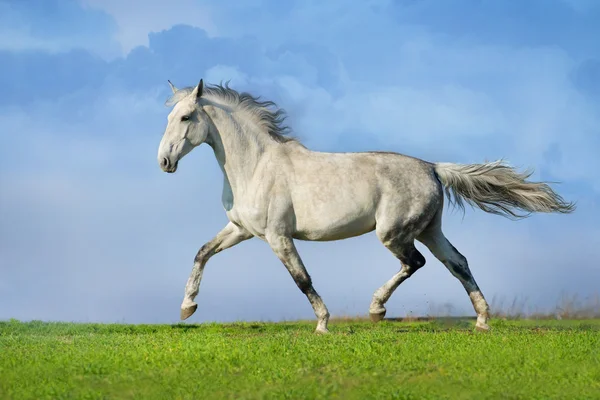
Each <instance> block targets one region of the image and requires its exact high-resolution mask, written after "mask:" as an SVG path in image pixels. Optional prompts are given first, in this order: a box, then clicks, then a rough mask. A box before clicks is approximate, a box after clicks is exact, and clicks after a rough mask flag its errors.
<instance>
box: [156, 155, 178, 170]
mask: <svg viewBox="0 0 600 400" xmlns="http://www.w3.org/2000/svg"><path fill="white" fill-rule="evenodd" d="M160 168H161V169H162V170H163V171H165V172H167V173H169V174H172V173H173V172H175V171H177V161H175V162H174V163H172V162H171V160H169V158H168V157H163V158H162V159H161V160H160Z"/></svg>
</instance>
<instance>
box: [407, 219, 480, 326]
mask: <svg viewBox="0 0 600 400" xmlns="http://www.w3.org/2000/svg"><path fill="white" fill-rule="evenodd" d="M418 240H419V241H420V242H422V243H423V244H424V245H425V246H427V248H428V249H429V250H430V251H431V252H432V253H433V255H434V256H435V257H436V258H437V259H438V260H440V261H441V262H442V263H443V264H444V265H445V266H446V268H448V270H449V271H450V272H451V273H452V275H454V276H455V277H456V278H457V279H458V280H459V281H460V282H461V283H462V284H463V286H464V288H465V290H466V291H467V293H468V294H469V297H470V298H471V302H472V303H473V307H474V308H475V312H476V313H477V324H476V328H477V330H480V331H487V330H489V329H490V327H489V326H488V324H487V321H488V318H489V306H488V303H487V301H486V300H485V298H484V297H483V293H481V290H480V289H479V286H477V282H475V278H473V275H472V274H471V270H470V269H469V264H468V263H467V259H466V258H465V257H464V256H463V255H462V254H460V253H459V252H458V250H456V248H455V247H454V246H452V244H451V243H450V242H449V241H448V239H446V237H445V236H444V234H443V233H442V229H441V226H440V223H439V220H438V221H436V222H435V223H433V224H432V225H431V226H430V227H428V229H427V230H425V231H424V232H423V233H421V235H420V236H419V237H418Z"/></svg>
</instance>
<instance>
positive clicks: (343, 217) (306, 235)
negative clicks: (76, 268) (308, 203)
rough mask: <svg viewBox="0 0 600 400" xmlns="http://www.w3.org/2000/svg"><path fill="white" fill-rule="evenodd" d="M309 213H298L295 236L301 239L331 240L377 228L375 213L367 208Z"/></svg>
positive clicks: (361, 233) (357, 234)
mask: <svg viewBox="0 0 600 400" xmlns="http://www.w3.org/2000/svg"><path fill="white" fill-rule="evenodd" d="M312 211H313V212H311V213H308V215H298V214H297V215H296V232H295V234H294V237H295V238H296V239H301V240H314V241H330V240H340V239H346V238H350V237H354V236H359V235H363V234H365V233H368V232H371V231H372V230H373V229H375V215H374V213H373V212H371V211H367V210H359V209H357V210H352V211H350V212H345V213H341V212H340V210H339V209H338V210H336V211H333V210H330V211H331V212H328V213H327V212H325V213H318V212H314V211H318V209H315V210H312Z"/></svg>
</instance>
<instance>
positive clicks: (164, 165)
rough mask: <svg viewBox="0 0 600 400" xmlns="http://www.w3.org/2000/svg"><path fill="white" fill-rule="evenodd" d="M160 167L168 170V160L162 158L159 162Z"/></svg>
mask: <svg viewBox="0 0 600 400" xmlns="http://www.w3.org/2000/svg"><path fill="white" fill-rule="evenodd" d="M160 166H161V167H163V168H169V159H168V158H167V157H164V158H163V159H162V160H161V162H160Z"/></svg>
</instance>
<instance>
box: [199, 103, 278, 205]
mask: <svg viewBox="0 0 600 400" xmlns="http://www.w3.org/2000/svg"><path fill="white" fill-rule="evenodd" d="M205 109H206V111H207V113H208V115H209V116H210V117H211V119H212V121H213V124H214V126H215V128H216V129H215V130H213V131H212V132H210V133H209V138H208V140H207V142H208V143H209V144H210V146H211V147H212V148H213V150H214V152H215V157H216V158H217V161H218V163H219V166H220V167H221V170H222V171H223V173H224V174H225V179H226V182H228V183H229V185H231V189H232V191H233V194H234V195H235V194H237V193H239V192H240V191H243V190H245V188H246V186H247V183H248V182H249V181H250V178H251V177H252V174H253V173H254V170H255V168H256V165H257V164H258V162H259V161H260V159H261V157H262V156H263V155H264V153H265V151H268V149H269V148H270V147H271V146H274V145H277V144H276V143H273V141H272V140H270V138H268V137H265V136H263V135H262V133H261V132H253V131H252V130H253V129H259V128H258V127H255V126H254V124H251V123H250V124H246V123H240V121H237V120H236V119H235V118H234V117H233V116H232V115H231V114H230V113H229V112H227V111H225V110H223V109H221V108H219V107H215V106H209V107H205Z"/></svg>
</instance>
